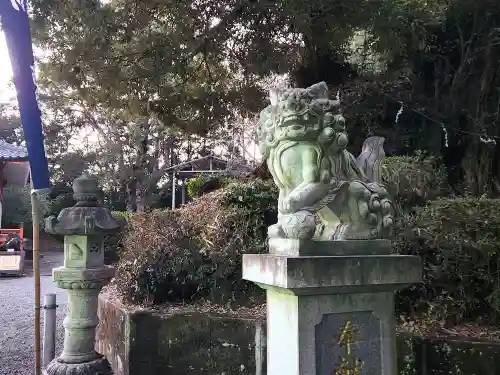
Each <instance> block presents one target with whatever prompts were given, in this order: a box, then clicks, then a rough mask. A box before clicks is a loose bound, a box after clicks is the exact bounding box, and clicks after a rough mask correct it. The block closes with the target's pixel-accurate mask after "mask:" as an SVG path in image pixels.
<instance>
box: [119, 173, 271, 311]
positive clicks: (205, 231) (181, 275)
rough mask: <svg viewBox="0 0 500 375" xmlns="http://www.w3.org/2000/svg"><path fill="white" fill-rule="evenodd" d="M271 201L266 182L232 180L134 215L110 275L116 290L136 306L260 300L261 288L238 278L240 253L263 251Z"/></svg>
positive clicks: (249, 302) (245, 302) (239, 274)
mask: <svg viewBox="0 0 500 375" xmlns="http://www.w3.org/2000/svg"><path fill="white" fill-rule="evenodd" d="M276 200H277V191H276V189H275V187H274V185H273V184H272V183H270V182H264V181H258V180H257V181H250V182H235V183H232V184H230V185H229V186H228V187H227V188H225V189H221V190H218V191H215V192H212V193H209V194H206V195H204V196H202V197H201V198H198V199H195V200H193V201H192V202H190V203H189V204H187V205H185V206H183V207H182V208H180V209H177V210H166V211H161V210H155V211H153V212H152V213H149V214H135V215H132V216H131V217H129V218H128V230H127V232H126V233H125V235H124V237H123V242H122V244H123V248H124V253H123V256H122V259H121V260H120V262H119V265H118V267H117V273H116V277H115V283H116V285H117V287H118V289H119V291H120V292H121V294H122V295H123V296H124V297H126V298H127V299H128V300H130V301H132V302H137V303H163V302H166V301H173V302H179V301H182V302H193V301H196V300H203V299H207V300H210V301H213V302H218V303H224V304H225V303H234V302H236V303H238V304H250V305H251V304H254V303H258V302H262V301H263V299H262V298H263V293H262V292H261V291H260V290H259V289H258V287H256V286H255V285H253V284H251V283H248V282H246V281H244V280H242V275H241V258H242V254H244V253H262V252H265V251H267V250H266V236H267V227H268V226H269V225H270V224H271V223H273V221H274V222H275V221H276V216H277V214H276V209H275V206H276Z"/></svg>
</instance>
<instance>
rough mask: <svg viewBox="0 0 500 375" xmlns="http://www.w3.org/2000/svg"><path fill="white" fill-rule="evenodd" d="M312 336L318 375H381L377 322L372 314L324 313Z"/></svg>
mask: <svg viewBox="0 0 500 375" xmlns="http://www.w3.org/2000/svg"><path fill="white" fill-rule="evenodd" d="M315 336H316V337H315V345H316V373H317V374H318V375H331V374H334V373H336V372H339V373H347V372H349V373H351V374H355V373H356V372H363V373H366V374H380V373H381V372H382V358H381V355H380V354H381V346H382V344H381V340H380V338H381V337H382V333H381V332H380V319H379V318H378V317H376V316H375V315H374V314H373V313H372V312H370V311H358V312H353V313H343V314H325V315H323V318H322V320H321V322H320V323H319V324H317V325H316V328H315Z"/></svg>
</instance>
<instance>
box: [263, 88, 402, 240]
mask: <svg viewBox="0 0 500 375" xmlns="http://www.w3.org/2000/svg"><path fill="white" fill-rule="evenodd" d="M258 137H259V145H260V148H261V151H262V154H263V155H264V157H265V159H266V161H267V165H268V168H269V171H270V172H271V174H272V176H273V179H274V182H275V183H276V185H277V186H278V188H279V199H278V211H279V212H278V223H277V224H275V225H273V226H271V227H270V228H269V237H270V238H290V239H304V240H306V239H318V240H348V239H377V238H381V237H383V236H385V235H387V233H388V231H389V229H390V228H391V226H392V224H393V211H394V210H393V205H392V203H391V201H390V200H389V197H388V193H387V190H386V189H385V187H384V185H383V184H382V183H381V175H382V173H381V170H382V161H383V159H384V157H385V153H384V150H383V142H384V139H383V138H380V137H371V138H368V139H367V140H366V141H365V143H364V145H363V150H362V152H361V154H360V155H359V157H358V158H357V159H356V158H354V156H353V155H352V154H351V153H349V152H348V151H347V150H346V146H347V143H348V138H347V134H346V129H345V119H344V117H343V116H342V115H341V113H340V103H339V101H337V100H330V99H329V98H328V87H327V86H326V84H325V83H324V82H321V83H317V84H315V85H313V86H311V87H309V88H306V89H288V90H286V91H283V92H280V93H278V94H277V97H276V99H275V100H274V103H273V102H272V103H271V105H269V106H268V107H267V108H265V109H264V110H263V111H262V112H261V116H260V124H259V128H258Z"/></svg>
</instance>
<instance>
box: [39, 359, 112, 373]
mask: <svg viewBox="0 0 500 375" xmlns="http://www.w3.org/2000/svg"><path fill="white" fill-rule="evenodd" d="M112 374H113V370H111V366H110V365H109V362H108V360H107V359H106V358H104V357H101V358H98V359H95V360H93V361H90V362H84V363H64V362H61V361H60V360H59V359H58V358H56V359H54V360H53V361H52V362H50V363H49V365H48V366H47V368H46V369H45V371H44V375H112Z"/></svg>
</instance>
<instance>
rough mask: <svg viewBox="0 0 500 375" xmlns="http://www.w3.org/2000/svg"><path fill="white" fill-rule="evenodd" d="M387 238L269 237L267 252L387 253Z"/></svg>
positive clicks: (299, 254) (388, 243)
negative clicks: (304, 238)
mask: <svg viewBox="0 0 500 375" xmlns="http://www.w3.org/2000/svg"><path fill="white" fill-rule="evenodd" d="M393 252H394V251H393V248H392V244H391V241H389V240H351V241H315V240H299V239H294V238H270V239H269V254H274V255H288V256H306V255H309V256H321V255H323V256H333V255H389V254H392V253H393Z"/></svg>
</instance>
